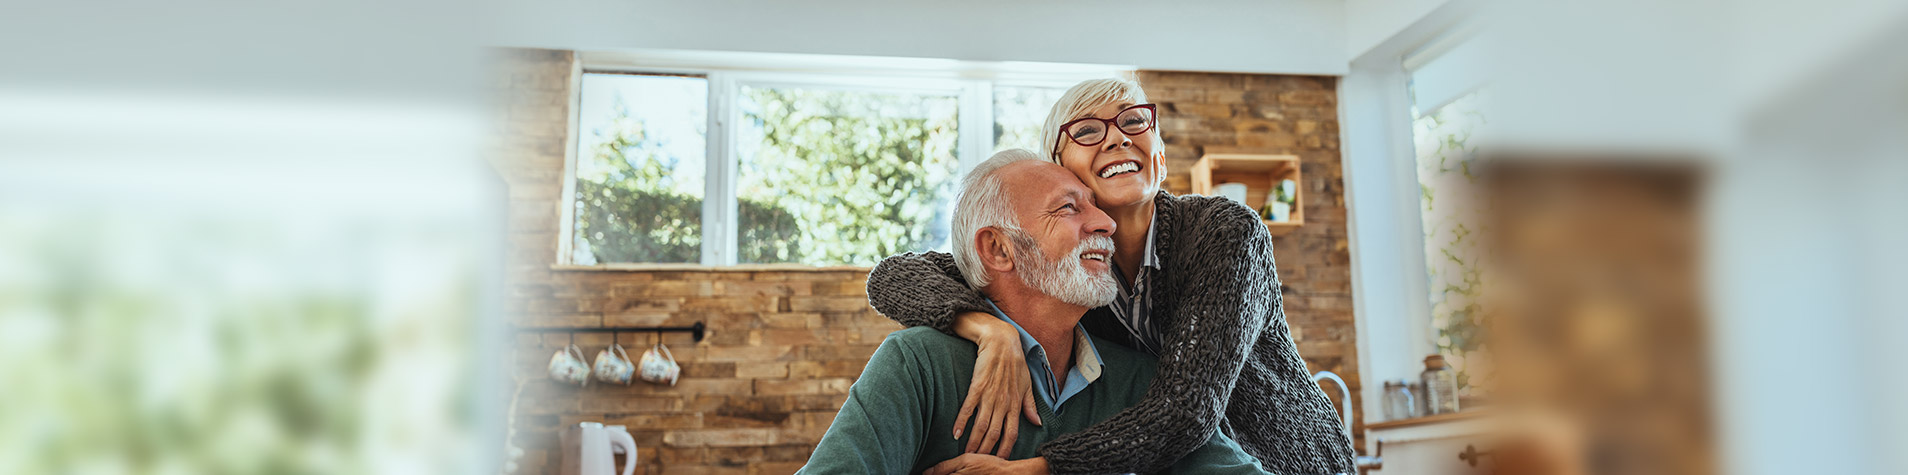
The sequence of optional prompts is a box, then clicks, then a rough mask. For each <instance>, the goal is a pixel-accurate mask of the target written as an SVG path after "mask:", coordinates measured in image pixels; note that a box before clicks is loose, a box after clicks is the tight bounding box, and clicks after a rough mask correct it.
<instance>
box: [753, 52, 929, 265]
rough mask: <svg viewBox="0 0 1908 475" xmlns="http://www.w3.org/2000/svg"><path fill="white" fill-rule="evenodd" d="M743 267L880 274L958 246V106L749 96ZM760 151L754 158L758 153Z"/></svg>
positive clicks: (795, 92) (879, 98)
mask: <svg viewBox="0 0 1908 475" xmlns="http://www.w3.org/2000/svg"><path fill="white" fill-rule="evenodd" d="M742 101H743V106H742V107H743V115H744V122H745V127H753V128H752V129H750V130H749V131H745V132H744V133H743V136H742V140H743V141H744V142H745V143H748V142H754V143H759V144H760V146H759V147H753V148H752V149H751V147H750V146H749V145H744V146H743V151H744V153H743V155H742V160H741V162H742V163H740V164H739V166H740V170H739V176H738V178H739V183H738V186H737V196H738V198H741V199H744V200H749V201H754V202H758V203H761V204H762V208H761V209H759V210H755V211H751V210H748V209H744V210H743V213H741V214H740V216H739V219H738V220H737V221H738V224H739V226H740V227H741V231H742V232H741V234H742V236H741V237H742V239H743V241H742V243H741V244H742V245H743V247H745V248H748V249H752V250H753V252H745V253H744V254H743V255H742V258H741V262H753V263H779V262H789V263H803V264H813V265H841V264H852V265H873V264H874V263H876V262H878V261H880V259H881V258H883V257H886V256H888V255H892V254H895V253H899V252H904V251H920V250H927V249H934V248H937V247H939V246H941V245H942V244H943V243H945V242H946V240H947V238H946V235H947V230H946V228H945V226H944V225H942V224H941V223H943V222H944V221H945V220H944V219H943V213H945V212H946V211H945V210H946V208H947V202H948V199H949V197H950V195H952V185H953V178H954V173H955V171H956V166H957V165H958V159H957V158H956V156H955V149H954V147H955V144H956V143H957V142H958V138H959V133H958V131H957V129H956V127H957V125H958V120H957V116H956V115H955V110H956V107H957V104H958V101H957V100H956V99H955V98H954V97H948V96H918V95H911V94H874V93H861V92H842V91H828V90H813V89H770V88H744V89H743V93H742ZM749 152H753V153H749Z"/></svg>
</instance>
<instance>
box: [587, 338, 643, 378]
mask: <svg viewBox="0 0 1908 475" xmlns="http://www.w3.org/2000/svg"><path fill="white" fill-rule="evenodd" d="M595 372H596V380H597V381H602V382H605V383H610V384H621V385H624V386H628V385H629V381H630V376H632V375H634V374H635V373H636V363H633V362H630V360H629V352H626V351H623V345H617V344H612V345H610V347H609V348H604V349H603V351H599V352H597V353H596V365H595Z"/></svg>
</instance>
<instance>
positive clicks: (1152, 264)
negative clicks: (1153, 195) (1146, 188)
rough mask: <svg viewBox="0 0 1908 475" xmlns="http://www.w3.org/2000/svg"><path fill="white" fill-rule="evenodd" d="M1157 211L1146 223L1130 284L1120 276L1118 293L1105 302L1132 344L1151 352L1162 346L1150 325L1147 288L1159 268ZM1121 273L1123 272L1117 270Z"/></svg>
mask: <svg viewBox="0 0 1908 475" xmlns="http://www.w3.org/2000/svg"><path fill="white" fill-rule="evenodd" d="M1158 217H1159V213H1158V212H1154V213H1153V218H1148V220H1149V221H1152V223H1151V224H1149V225H1147V226H1146V255H1145V257H1143V258H1142V259H1143V260H1141V261H1140V268H1139V272H1135V273H1133V285H1126V280H1125V279H1124V278H1123V277H1122V278H1121V279H1120V293H1119V297H1118V298H1115V299H1113V303H1111V304H1108V305H1107V309H1108V310H1112V311H1113V319H1114V320H1117V321H1119V322H1120V325H1121V326H1123V327H1125V328H1126V333H1127V335H1130V336H1132V337H1133V346H1136V347H1138V349H1139V350H1140V351H1144V352H1146V353H1147V354H1150V355H1153V356H1159V350H1160V347H1161V343H1160V333H1159V329H1158V328H1156V327H1154V325H1153V301H1152V298H1151V297H1150V295H1149V292H1148V291H1147V288H1148V287H1151V286H1152V284H1153V272H1154V271H1157V270H1159V255H1158V254H1155V253H1154V252H1153V233H1154V231H1158V228H1159V220H1158ZM1113 272H1115V273H1118V272H1120V265H1119V264H1113ZM1120 275H1121V276H1124V275H1125V274H1120Z"/></svg>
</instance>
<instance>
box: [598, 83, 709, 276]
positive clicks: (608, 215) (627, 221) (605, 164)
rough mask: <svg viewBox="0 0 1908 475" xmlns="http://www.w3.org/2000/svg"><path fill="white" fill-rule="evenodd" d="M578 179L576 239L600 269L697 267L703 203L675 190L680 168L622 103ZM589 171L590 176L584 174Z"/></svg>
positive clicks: (601, 133) (600, 133)
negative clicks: (616, 265) (608, 265)
mask: <svg viewBox="0 0 1908 475" xmlns="http://www.w3.org/2000/svg"><path fill="white" fill-rule="evenodd" d="M612 107H613V108H614V109H613V110H614V113H615V114H616V115H615V118H614V119H612V121H611V124H612V125H611V126H610V127H608V130H598V131H596V133H597V135H598V136H599V137H602V138H603V139H604V140H603V141H602V142H601V143H599V144H597V145H596V147H595V148H594V149H592V150H590V153H589V156H588V157H587V158H584V160H590V161H591V163H590V164H588V165H590V166H579V167H578V171H577V177H576V202H575V206H576V210H575V211H576V224H575V226H576V228H575V229H574V231H575V232H576V237H577V242H578V243H579V247H583V246H587V249H588V251H589V252H590V253H591V254H592V255H594V256H595V260H596V262H697V261H698V260H700V259H701V254H702V197H701V196H696V195H691V194H686V193H682V192H680V191H676V190H677V188H678V187H677V186H675V185H676V183H675V180H676V177H675V176H674V174H673V172H674V171H675V168H676V167H675V165H676V163H675V161H676V159H675V158H673V157H669V156H667V155H665V154H664V153H663V152H662V149H663V147H662V144H661V142H660V141H659V140H657V139H652V138H651V137H649V136H648V134H647V133H645V129H644V127H643V124H642V123H641V122H640V121H637V120H634V119H631V118H630V117H629V110H628V108H627V107H626V106H625V105H624V104H623V103H622V102H621V100H620V99H619V100H618V101H617V103H616V104H614V105H613V106H612ZM585 170H588V171H587V172H586V171H585Z"/></svg>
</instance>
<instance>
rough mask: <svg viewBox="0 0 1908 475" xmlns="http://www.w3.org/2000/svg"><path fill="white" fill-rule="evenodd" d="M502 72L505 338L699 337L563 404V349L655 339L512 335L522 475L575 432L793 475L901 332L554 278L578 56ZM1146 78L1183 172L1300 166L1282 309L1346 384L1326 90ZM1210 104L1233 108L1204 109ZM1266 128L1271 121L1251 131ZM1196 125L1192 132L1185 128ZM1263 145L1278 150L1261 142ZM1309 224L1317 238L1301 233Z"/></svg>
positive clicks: (754, 284)
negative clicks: (1237, 148) (602, 432)
mask: <svg viewBox="0 0 1908 475" xmlns="http://www.w3.org/2000/svg"><path fill="white" fill-rule="evenodd" d="M499 58H500V61H499V70H498V76H497V78H496V81H494V83H493V86H494V87H495V89H496V91H495V92H496V93H497V97H498V98H499V101H500V105H501V106H502V107H503V109H504V110H503V112H502V113H503V115H504V120H503V121H502V122H501V125H500V127H499V130H498V131H497V136H496V137H497V141H498V143H497V145H496V146H495V147H494V148H493V149H492V152H493V153H492V157H491V161H492V163H493V166H494V167H496V168H497V169H498V170H499V171H500V173H501V174H502V175H503V176H504V178H505V180H506V181H507V182H508V184H509V198H510V210H509V211H510V213H509V232H510V235H509V253H510V254H509V256H507V257H508V259H509V261H508V266H509V270H510V272H509V278H510V279H511V280H510V283H509V287H508V289H509V294H508V295H507V299H506V305H508V311H509V312H510V313H511V314H512V317H511V319H512V321H513V322H514V323H515V324H517V325H520V326H538V327H552V326H554V327H593V326H602V325H687V324H691V323H693V322H697V321H702V322H705V323H706V324H707V325H708V326H709V334H708V338H707V339H706V340H704V341H703V342H702V343H701V344H694V343H693V342H692V340H691V339H690V337H689V336H688V335H687V334H680V333H677V334H665V335H663V336H662V338H663V341H664V342H665V343H667V344H669V345H670V348H671V350H673V352H674V353H675V355H676V358H677V360H678V361H680V362H682V363H683V372H682V379H681V381H680V383H678V384H677V385H676V386H675V387H662V386H655V385H650V384H644V383H637V384H635V385H632V386H629V387H622V386H607V385H602V384H592V385H590V386H589V387H587V388H574V387H567V386H562V385H558V384H556V383H554V382H552V381H550V380H549V379H548V378H547V377H545V376H544V373H543V371H544V366H545V364H547V363H548V361H549V358H550V355H551V354H552V353H553V352H555V351H558V350H559V349H560V348H562V347H563V346H565V345H568V344H571V343H575V344H576V345H577V346H579V347H581V348H582V349H583V350H584V352H585V353H587V356H588V357H590V358H594V357H595V354H596V352H597V351H598V350H601V349H603V348H605V347H607V346H608V345H610V344H611V343H620V344H622V345H623V346H624V347H625V348H628V349H629V351H630V352H631V353H635V354H636V355H640V353H641V351H642V350H643V349H644V348H647V347H648V346H649V345H651V344H653V343H654V341H655V339H656V336H655V335H653V334H647V333H617V334H610V333H570V332H551V333H519V334H515V335H513V337H512V340H511V345H512V347H511V350H512V352H511V354H512V355H513V356H514V364H513V365H512V367H511V368H509V370H510V371H512V372H513V375H514V376H515V377H517V378H520V379H522V380H523V381H524V383H523V389H522V391H521V395H520V398H519V400H518V401H517V405H516V407H517V417H516V419H515V421H514V425H515V428H516V430H517V431H518V432H517V435H516V438H515V442H516V443H517V444H518V445H520V446H522V447H524V449H525V450H526V455H525V456H524V458H523V459H521V460H520V461H519V463H520V465H521V466H522V469H521V471H520V472H519V473H525V474H553V473H555V472H556V469H557V463H558V460H559V457H560V454H558V453H557V452H556V450H555V447H556V445H557V443H556V439H557V437H556V433H557V431H558V429H559V428H560V427H564V426H567V425H571V424H574V423H576V422H579V421H602V422H605V423H608V424H622V425H627V426H629V427H630V432H631V434H632V435H634V436H635V438H636V443H637V445H638V446H639V447H641V449H640V450H639V451H638V452H639V455H640V457H641V463H640V466H641V468H642V473H652V474H653V473H733V474H755V473H790V472H793V471H794V470H795V469H796V468H798V467H799V466H800V465H801V463H802V462H803V461H805V460H806V459H807V457H808V455H809V453H810V451H811V450H812V449H813V447H814V444H815V442H816V441H817V440H818V439H819V438H820V436H821V434H822V433H823V432H824V431H825V430H826V429H827V427H828V424H829V422H830V421H832V420H833V417H834V413H835V411H836V410H837V409H838V408H839V407H840V406H841V403H842V401H843V400H845V399H846V392H847V389H848V387H849V386H850V385H851V384H852V383H853V381H854V378H855V377H856V376H857V375H859V374H860V372H861V369H862V367H863V366H864V365H865V364H866V363H867V359H868V357H869V355H871V354H872V353H873V352H874V349H875V347H876V346H878V345H879V344H880V342H881V340H882V338H884V337H885V336H886V335H887V334H888V333H889V332H891V331H894V330H896V329H899V328H900V327H899V326H898V325H896V324H894V323H893V322H890V321H888V320H887V319H886V318H883V317H881V316H880V315H877V314H876V313H874V311H873V310H872V309H871V308H869V307H868V305H867V302H866V295H865V291H864V286H865V282H866V277H867V276H866V270H831V271H729V270H697V271H576V270H553V269H552V268H551V265H552V264H553V263H554V261H555V256H556V254H557V230H558V227H559V226H560V223H559V219H560V218H559V216H558V210H559V209H560V206H562V203H560V202H559V201H560V194H561V190H562V175H563V160H564V152H565V150H564V148H565V147H566V145H567V144H565V143H564V138H565V130H564V128H565V127H566V126H567V125H566V124H567V114H568V113H569V111H568V110H567V103H568V97H569V93H570V91H568V87H569V84H570V78H569V75H570V72H571V70H572V64H573V61H574V55H573V54H571V53H569V52H564V51H547V50H505V51H501V52H500V53H499ZM1142 78H1143V79H1144V80H1146V81H1147V86H1148V91H1149V92H1151V93H1153V94H1154V96H1155V98H1156V100H1158V101H1159V102H1161V103H1162V105H1164V109H1163V110H1164V111H1167V112H1166V113H1167V114H1174V115H1169V116H1167V117H1169V118H1170V120H1168V121H1166V125H1165V126H1164V131H1165V133H1166V134H1167V135H1166V137H1167V140H1168V144H1169V145H1168V146H1169V150H1168V156H1169V157H1170V159H1171V160H1172V162H1171V163H1172V167H1173V170H1174V171H1176V172H1180V173H1183V171H1184V170H1185V169H1186V168H1187V167H1188V166H1189V165H1190V164H1191V160H1193V159H1196V158H1197V153H1198V147H1202V146H1206V145H1213V144H1221V143H1224V144H1227V145H1233V144H1248V145H1250V144H1256V143H1257V142H1255V141H1265V142H1267V145H1277V144H1287V145H1286V146H1288V147H1290V148H1291V150H1290V151H1292V152H1294V153H1298V154H1300V155H1302V156H1304V157H1305V163H1304V173H1305V176H1306V181H1307V183H1306V185H1305V186H1307V187H1308V188H1307V191H1308V193H1310V194H1308V195H1306V196H1308V197H1316V200H1315V201H1314V202H1313V203H1308V204H1307V206H1308V208H1307V209H1306V219H1307V220H1308V224H1307V225H1306V228H1304V229H1302V230H1300V231H1299V232H1295V233H1293V234H1292V235H1290V236H1287V237H1282V238H1279V240H1278V245H1279V248H1278V251H1277V252H1278V258H1279V263H1280V274H1281V275H1282V276H1284V277H1285V278H1286V281H1287V285H1288V286H1290V287H1292V289H1291V290H1288V293H1287V298H1286V305H1287V310H1288V314H1289V315H1290V319H1291V322H1292V325H1293V333H1294V334H1295V335H1296V336H1299V337H1300V339H1299V345H1300V348H1301V350H1303V351H1304V352H1305V354H1306V356H1307V358H1308V360H1309V361H1310V362H1311V363H1312V365H1313V368H1314V370H1318V369H1329V370H1332V371H1335V372H1338V373H1339V374H1341V375H1344V376H1346V377H1347V378H1348V379H1349V380H1350V381H1353V382H1354V384H1356V383H1355V382H1356V381H1357V378H1356V374H1355V373H1356V364H1355V360H1353V359H1352V356H1353V355H1352V334H1351V332H1352V322H1351V316H1350V314H1351V313H1350V301H1349V291H1348V290H1347V288H1348V283H1347V282H1348V278H1347V270H1346V258H1345V249H1344V242H1345V241H1344V236H1345V232H1344V219H1343V216H1344V211H1343V204H1342V199H1341V198H1340V196H1341V195H1340V193H1339V188H1340V185H1339V183H1340V181H1339V179H1338V165H1337V163H1338V152H1337V147H1336V125H1335V122H1334V121H1333V117H1334V113H1333V112H1332V107H1333V106H1332V102H1333V93H1332V90H1331V84H1332V82H1331V80H1330V79H1328V78H1289V77H1263V76H1236V75H1234V76H1227V75H1195V74H1180V73H1145V74H1143V75H1142ZM1218 89H1224V91H1219V90H1218ZM1154 91H1157V92H1154ZM1220 101H1231V102H1233V103H1235V104H1233V105H1219V106H1214V105H1213V104H1214V103H1215V102H1220ZM1220 103H1222V104H1223V102H1220ZM1237 103H1243V104H1248V105H1247V106H1243V108H1240V107H1241V106H1238V105H1236V104H1237ZM1215 107H1216V108H1215ZM1235 109H1236V110H1235ZM1234 116H1237V117H1236V118H1235V117H1234ZM1264 116H1270V117H1272V119H1266V120H1263V121H1262V122H1254V121H1248V120H1245V118H1248V117H1264ZM1192 117H1198V118H1197V120H1186V119H1182V118H1192ZM1235 123H1236V124H1238V125H1235ZM1261 129H1264V130H1272V131H1281V132H1280V133H1282V134H1284V135H1279V136H1277V137H1273V138H1264V139H1262V138H1257V137H1258V135H1257V134H1261ZM1207 130H1216V131H1221V132H1223V133H1215V132H1206V131H1207ZM1235 134H1236V135H1235ZM1321 137H1322V138H1321ZM1275 151H1276V150H1275ZM1186 183H1187V181H1186V179H1185V178H1184V177H1183V176H1179V175H1175V176H1174V177H1173V178H1172V182H1171V186H1176V187H1177V188H1175V189H1174V191H1180V192H1183V191H1185V190H1184V188H1185V186H1186ZM1315 216H1316V218H1314V217H1315ZM1314 219H1316V220H1317V221H1316V222H1317V223H1318V224H1316V225H1314V224H1311V223H1312V222H1313V221H1312V220H1314ZM636 355H632V356H636ZM505 390H506V391H507V390H509V389H508V388H506V389H505Z"/></svg>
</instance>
